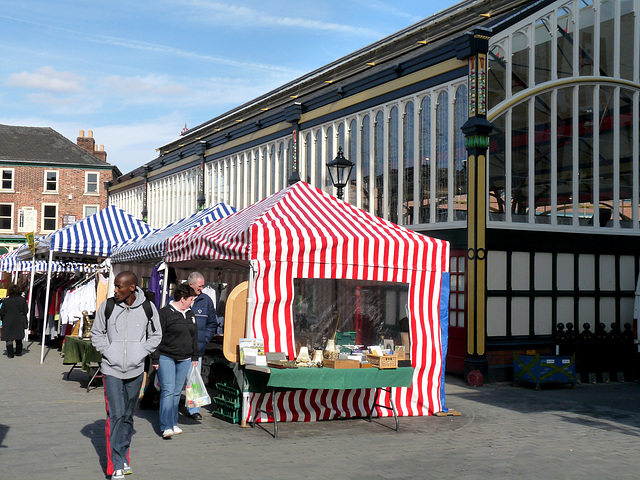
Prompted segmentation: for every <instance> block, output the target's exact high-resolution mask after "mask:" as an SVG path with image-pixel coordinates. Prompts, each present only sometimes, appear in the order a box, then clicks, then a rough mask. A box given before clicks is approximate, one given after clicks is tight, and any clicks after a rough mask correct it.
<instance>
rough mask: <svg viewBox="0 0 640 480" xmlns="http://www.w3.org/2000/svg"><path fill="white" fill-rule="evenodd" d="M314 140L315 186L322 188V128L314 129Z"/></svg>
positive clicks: (323, 163)
mask: <svg viewBox="0 0 640 480" xmlns="http://www.w3.org/2000/svg"><path fill="white" fill-rule="evenodd" d="M314 141H315V142H316V178H315V186H316V187H318V188H322V173H323V172H324V168H325V162H324V161H323V157H322V130H320V129H318V130H316V133H315V135H314Z"/></svg>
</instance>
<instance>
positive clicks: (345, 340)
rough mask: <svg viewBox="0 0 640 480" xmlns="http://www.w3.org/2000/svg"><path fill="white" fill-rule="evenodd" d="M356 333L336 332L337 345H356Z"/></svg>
mask: <svg viewBox="0 0 640 480" xmlns="http://www.w3.org/2000/svg"><path fill="white" fill-rule="evenodd" d="M356 335H357V334H356V332H336V345H354V344H355V343H356Z"/></svg>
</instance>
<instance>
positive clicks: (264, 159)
mask: <svg viewBox="0 0 640 480" xmlns="http://www.w3.org/2000/svg"><path fill="white" fill-rule="evenodd" d="M268 158H269V157H268V156H267V147H264V148H263V149H262V160H261V161H260V165H261V166H262V192H261V193H260V195H259V196H258V198H259V199H261V198H266V197H267V196H268V195H269V193H268V191H267V188H268V183H267V182H268V179H269V177H268V175H267V169H268V166H269V163H268Z"/></svg>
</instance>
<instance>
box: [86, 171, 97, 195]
mask: <svg viewBox="0 0 640 480" xmlns="http://www.w3.org/2000/svg"><path fill="white" fill-rule="evenodd" d="M99 181H100V174H99V173H97V172H87V173H86V175H85V181H84V193H90V194H96V195H97V194H98V193H99V192H98V182H99Z"/></svg>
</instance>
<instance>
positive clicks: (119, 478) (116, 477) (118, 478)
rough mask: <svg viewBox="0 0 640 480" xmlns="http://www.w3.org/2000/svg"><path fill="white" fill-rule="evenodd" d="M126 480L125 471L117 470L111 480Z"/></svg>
mask: <svg viewBox="0 0 640 480" xmlns="http://www.w3.org/2000/svg"><path fill="white" fill-rule="evenodd" d="M122 479H124V470H116V471H115V472H113V475H111V480H122Z"/></svg>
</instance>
